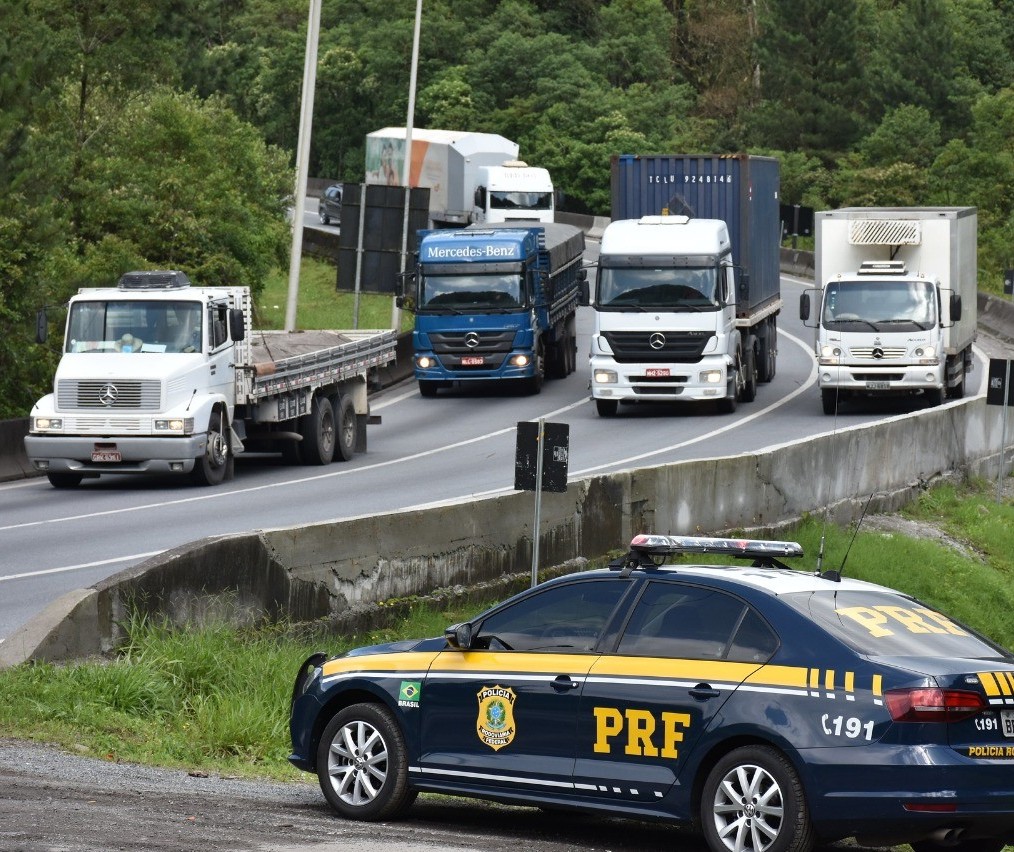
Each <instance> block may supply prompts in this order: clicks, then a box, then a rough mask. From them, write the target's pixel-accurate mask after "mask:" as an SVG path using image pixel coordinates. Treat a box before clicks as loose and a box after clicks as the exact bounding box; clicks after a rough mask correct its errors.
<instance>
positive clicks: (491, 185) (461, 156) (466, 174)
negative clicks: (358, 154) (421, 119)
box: [365, 127, 555, 228]
mask: <svg viewBox="0 0 1014 852" xmlns="http://www.w3.org/2000/svg"><path fill="white" fill-rule="evenodd" d="M406 137H407V131H406V129H405V128H404V127H385V128H383V129H382V130H375V131H373V132H372V133H368V134H367V135H366V180H365V182H366V183H367V184H371V185H372V184H382V185H386V186H406V185H408V186H412V187H424V188H427V189H429V191H430V222H431V224H432V226H433V227H434V228H461V227H464V226H466V225H471V224H484V223H501V222H508V221H513V220H515V219H518V220H528V221H537V222H552V221H553V220H554V215H555V213H554V211H555V207H554V204H555V201H554V199H555V195H554V189H553V181H552V178H551V177H550V175H549V172H548V171H547V170H546V169H543V168H537V167H534V166H529V165H528V164H527V163H525V162H524V161H523V160H519V159H518V151H519V147H518V144H517V143H516V142H512V141H511V140H510V139H506V138H505V137H503V136H500V135H499V134H496V133H472V132H467V131H457V130H428V129H421V128H413V130H412V154H411V156H410V157H406V151H405V147H406ZM406 163H408V165H409V167H406Z"/></svg>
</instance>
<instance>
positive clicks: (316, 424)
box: [299, 396, 335, 465]
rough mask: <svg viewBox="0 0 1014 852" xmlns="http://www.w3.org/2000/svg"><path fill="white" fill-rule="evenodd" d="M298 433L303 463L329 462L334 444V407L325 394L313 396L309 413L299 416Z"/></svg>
mask: <svg viewBox="0 0 1014 852" xmlns="http://www.w3.org/2000/svg"><path fill="white" fill-rule="evenodd" d="M299 433H300V434H301V435H302V436H303V440H302V441H300V442H299V455H300V457H301V458H302V460H303V464H307V465H324V464H331V460H332V459H333V458H334V444H335V428H334V409H332V408H331V401H330V400H329V399H328V398H327V397H326V396H315V397H314V398H313V403H312V404H311V406H310V413H309V414H307V415H306V416H305V417H302V418H300V421H299Z"/></svg>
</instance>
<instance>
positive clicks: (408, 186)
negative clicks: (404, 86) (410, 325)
mask: <svg viewBox="0 0 1014 852" xmlns="http://www.w3.org/2000/svg"><path fill="white" fill-rule="evenodd" d="M421 27H422V0H416V3H415V30H414V32H413V33H412V71H411V73H410V75H409V84H408V116H407V117H406V119H405V208H404V212H403V216H402V222H401V270H400V271H401V274H402V275H404V274H405V267H406V266H407V265H408V212H409V199H410V198H411V196H412V127H413V125H414V124H415V87H416V72H417V69H418V67H419V30H420V29H421ZM401 280H402V281H404V278H402V279H401ZM391 328H393V329H395V331H400V330H401V309H400V308H399V307H398V302H397V299H395V300H393V301H392V302H391Z"/></svg>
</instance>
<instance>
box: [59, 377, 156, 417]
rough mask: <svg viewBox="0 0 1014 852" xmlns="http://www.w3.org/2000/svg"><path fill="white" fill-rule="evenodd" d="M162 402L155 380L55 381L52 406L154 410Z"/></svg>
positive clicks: (63, 408) (66, 409) (65, 409)
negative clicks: (54, 399) (54, 403)
mask: <svg viewBox="0 0 1014 852" xmlns="http://www.w3.org/2000/svg"><path fill="white" fill-rule="evenodd" d="M161 402H162V384H161V382H159V381H157V380H144V381H137V380H133V379H131V380H127V381H116V380H115V379H114V380H104V381H79V380H72V379H65V380H63V381H60V382H57V386H56V406H57V408H58V409H60V410H62V411H68V410H72V409H75V408H96V409H99V410H109V409H112V410H123V409H129V410H132V411H158V410H159V406H160V404H161Z"/></svg>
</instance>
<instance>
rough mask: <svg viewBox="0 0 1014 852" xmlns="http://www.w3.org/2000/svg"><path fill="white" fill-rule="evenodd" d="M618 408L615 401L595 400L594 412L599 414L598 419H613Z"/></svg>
mask: <svg viewBox="0 0 1014 852" xmlns="http://www.w3.org/2000/svg"><path fill="white" fill-rule="evenodd" d="M618 406H619V403H618V402H617V401H616V400H615V399H597V400H595V410H596V411H597V412H598V413H599V417H615V416H616V409H617V407H618Z"/></svg>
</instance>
